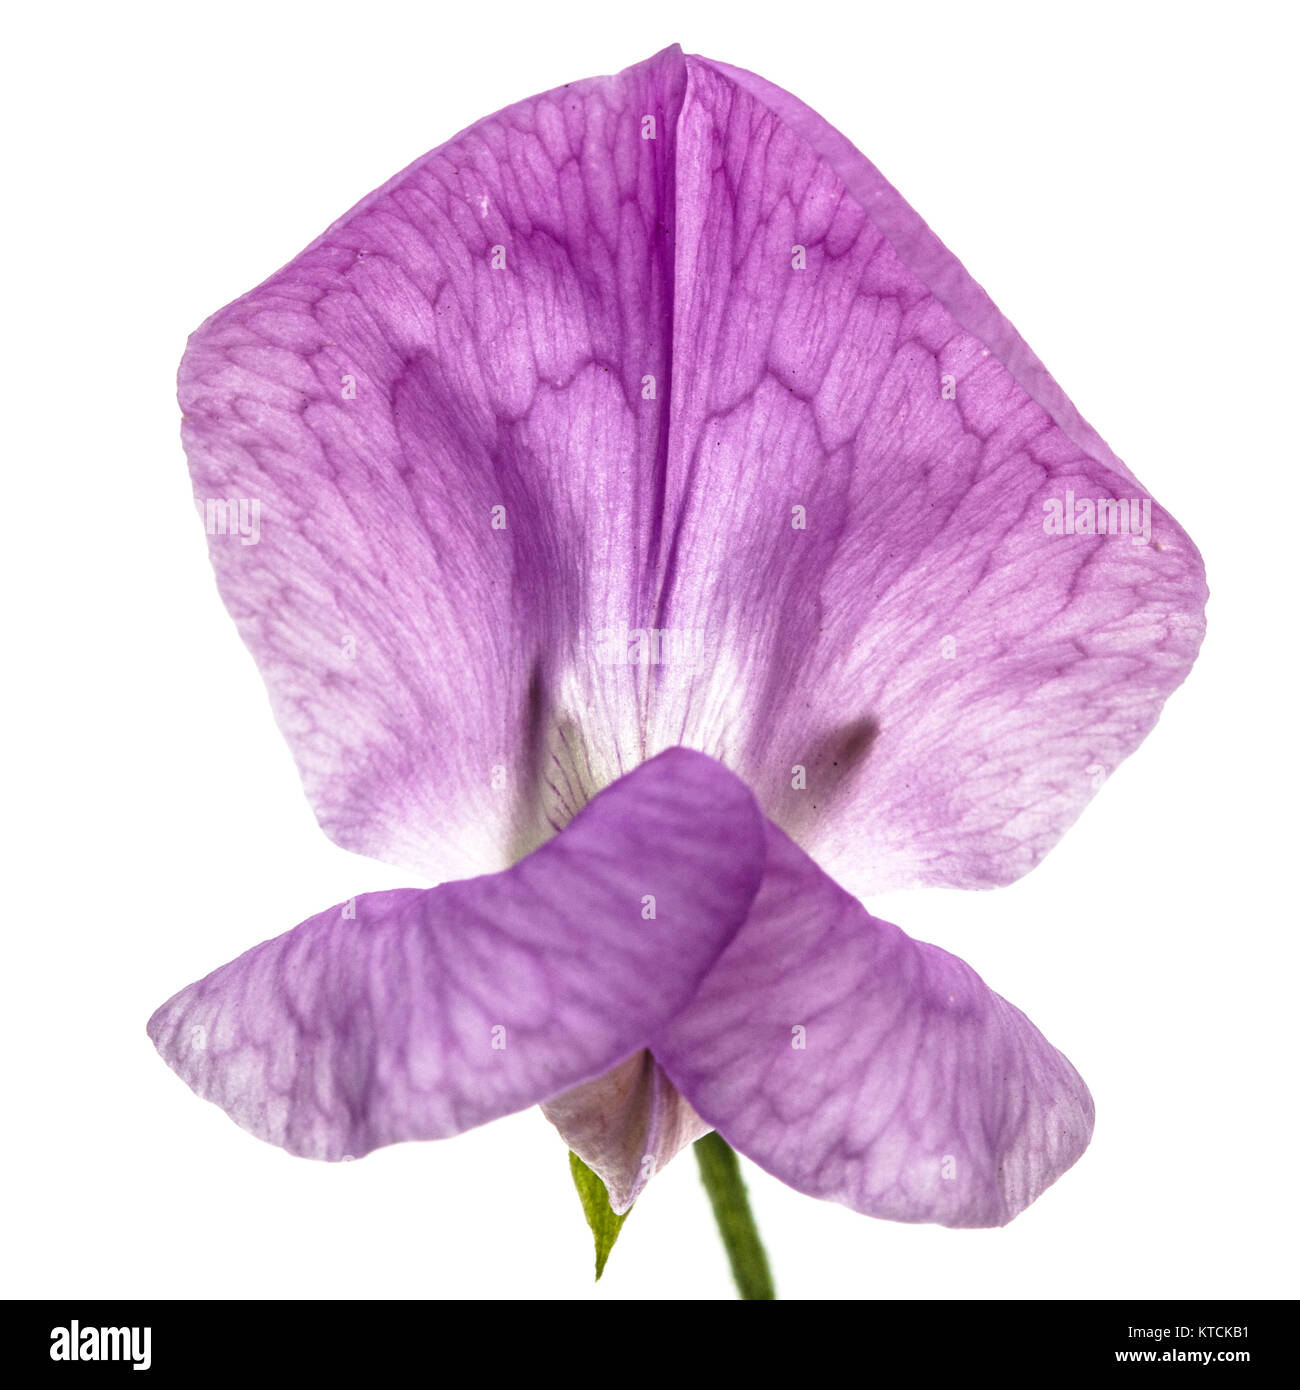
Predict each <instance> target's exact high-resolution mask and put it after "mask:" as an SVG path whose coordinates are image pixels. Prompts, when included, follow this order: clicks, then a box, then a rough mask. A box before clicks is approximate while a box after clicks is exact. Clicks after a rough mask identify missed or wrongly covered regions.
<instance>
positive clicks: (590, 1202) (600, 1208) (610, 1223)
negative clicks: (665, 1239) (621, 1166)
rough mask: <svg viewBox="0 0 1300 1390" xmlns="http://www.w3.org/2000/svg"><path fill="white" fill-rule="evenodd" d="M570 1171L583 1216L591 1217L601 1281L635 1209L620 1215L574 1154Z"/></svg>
mask: <svg viewBox="0 0 1300 1390" xmlns="http://www.w3.org/2000/svg"><path fill="white" fill-rule="evenodd" d="M569 1172H570V1173H572V1174H573V1185H574V1187H576V1188H577V1189H578V1196H579V1197H580V1198H581V1200H582V1214H583V1215H584V1216H585V1217H586V1218H587V1225H588V1226H590V1227H591V1235H592V1239H593V1240H595V1242H596V1278H597V1279H598V1280H599V1278H600V1276H601V1275H602V1274H604V1272H605V1262H606V1260H608V1259H609V1252H610V1251H611V1250H612V1249H613V1248H614V1242H615V1241H616V1240H617V1239H618V1233H619V1232H620V1231H621V1230H622V1229H623V1222H624V1221H626V1220H627V1219H628V1217H629V1216H631V1215H632V1208H631V1207H628V1209H627V1210H626V1211H625V1212H624V1213H623V1215H622V1216H619V1215H617V1214H616V1213H615V1211H614V1208H613V1207H611V1206H610V1204H609V1193H608V1192H607V1191H606V1190H605V1184H604V1183H603V1182H601V1180H600V1178H599V1177H597V1176H596V1174H595V1173H593V1172H592V1171H591V1169H590V1168H588V1167H587V1165H586V1164H585V1163H584V1162H583V1161H582V1159H580V1158H579V1157H578V1155H577V1154H575V1153H573V1152H572V1151H570V1153H569Z"/></svg>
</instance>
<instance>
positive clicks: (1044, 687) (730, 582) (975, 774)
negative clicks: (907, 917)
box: [648, 57, 1206, 896]
mask: <svg viewBox="0 0 1300 1390" xmlns="http://www.w3.org/2000/svg"><path fill="white" fill-rule="evenodd" d="M686 62H687V72H688V79H689V81H688V89H687V94H686V99H685V101H684V104H683V107H682V114H681V118H680V121H679V126H678V143H677V163H678V179H677V189H676V194H677V214H678V215H677V298H676V302H675V318H674V346H673V372H674V376H673V381H674V391H673V403H672V426H671V431H670V436H669V438H670V450H669V456H668V486H667V491H666V508H667V512H668V515H669V522H668V525H669V526H670V527H671V530H670V531H669V533H668V534H669V535H670V536H671V547H670V550H669V552H668V554H667V557H666V559H665V562H664V567H663V586H664V587H663V600H662V603H661V608H660V614H659V618H660V623H661V625H662V626H663V627H666V628H669V629H679V630H682V631H686V632H699V633H703V634H705V636H706V638H707V642H708V648H709V650H710V652H711V653H712V654H713V660H712V661H711V662H710V663H705V664H703V665H702V666H701V669H700V670H698V671H693V672H692V671H687V672H683V673H681V674H680V675H678V676H677V682H676V685H675V686H674V687H672V689H673V695H672V698H668V689H669V685H668V682H669V681H670V680H672V678H673V677H674V676H675V675H677V673H674V672H672V671H668V672H665V673H664V685H663V689H662V690H661V692H660V696H659V698H658V699H657V700H656V702H655V703H654V705H653V706H652V714H653V715H654V716H655V722H654V723H653V725H652V728H651V732H650V736H649V739H648V746H649V747H650V748H652V749H653V748H656V747H659V746H661V745H665V744H675V743H686V744H688V745H690V746H693V747H698V748H702V749H704V750H705V751H707V752H709V753H711V754H713V755H714V756H715V757H718V758H720V759H721V760H722V761H724V762H725V763H727V765H728V766H730V767H733V768H735V769H736V770H737V771H738V772H740V773H741V775H742V776H744V777H745V778H746V780H747V781H748V782H749V783H750V785H751V786H753V787H754V789H755V793H756V795H757V796H758V799H759V804H760V805H761V806H762V807H763V809H764V810H765V812H766V813H767V814H768V815H769V816H771V817H772V818H773V819H775V820H776V821H777V822H778V823H779V824H781V825H783V826H784V827H785V828H786V829H787V830H788V831H789V832H790V833H791V834H792V835H794V836H795V838H796V839H797V840H798V841H799V842H800V843H801V844H803V845H804V846H805V847H806V848H808V849H810V850H811V851H812V852H813V853H814V854H815V855H816V857H817V860H818V862H819V863H820V864H822V865H823V866H824V867H825V868H826V869H827V870H828V872H831V873H832V874H834V875H835V877H836V878H837V879H839V880H840V881H841V882H843V883H844V884H845V885H846V886H848V887H850V888H851V889H853V891H855V892H857V893H858V894H859V896H863V895H866V894H868V893H871V892H879V891H882V890H884V889H888V888H897V887H905V886H911V885H914V884H945V885H955V886H961V887H974V886H988V885H992V884H997V883H1005V882H1008V881H1010V880H1012V879H1014V878H1016V877H1018V876H1019V875H1021V874H1023V873H1024V872H1026V871H1027V870H1028V869H1029V868H1031V867H1032V866H1033V865H1034V864H1035V863H1036V862H1037V861H1038V860H1039V859H1040V858H1041V857H1042V855H1043V854H1044V853H1045V852H1046V851H1047V849H1048V848H1050V846H1051V845H1052V844H1053V843H1054V842H1055V840H1056V839H1057V838H1058V837H1059V836H1060V834H1061V833H1062V832H1063V831H1064V830H1065V828H1066V827H1067V826H1068V825H1069V824H1070V823H1071V822H1072V821H1073V820H1074V818H1075V817H1076V816H1077V815H1078V813H1079V811H1080V810H1081V809H1082V807H1083V806H1084V804H1085V803H1086V802H1087V801H1088V800H1089V799H1090V797H1091V796H1092V794H1093V792H1094V791H1095V790H1096V788H1097V787H1098V786H1099V785H1100V783H1101V781H1102V779H1103V778H1104V776H1105V775H1106V774H1107V773H1109V772H1111V771H1113V770H1114V768H1115V767H1116V765H1117V764H1118V763H1119V762H1120V761H1121V760H1122V759H1123V758H1124V757H1126V756H1127V755H1128V754H1129V753H1130V752H1132V751H1133V749H1134V748H1135V747H1136V746H1137V745H1138V744H1139V743H1140V742H1141V740H1142V738H1143V737H1144V736H1145V735H1146V733H1147V732H1148V731H1149V730H1150V728H1151V727H1152V725H1153V724H1154V722H1155V720H1156V717H1157V715H1158V713H1159V710H1160V708H1161V705H1162V704H1163V702H1164V700H1165V698H1166V697H1167V696H1168V695H1169V693H1170V692H1171V691H1172V690H1173V689H1174V688H1175V687H1176V686H1177V685H1178V684H1179V683H1180V682H1181V681H1182V679H1183V677H1184V676H1185V675H1186V673H1187V671H1188V669H1189V667H1190V665H1191V663H1192V660H1193V658H1194V656H1195V654H1196V651H1197V649H1198V646H1199V644H1200V640H1201V636H1202V633H1203V629H1204V620H1203V609H1204V603H1205V595H1206V590H1205V584H1204V578H1203V570H1202V565H1201V561H1200V557H1199V555H1198V554H1197V552H1196V549H1195V547H1194V546H1193V545H1192V544H1191V542H1190V541H1189V540H1188V539H1187V537H1186V536H1185V535H1184V533H1183V532H1182V531H1181V530H1180V529H1179V527H1178V526H1177V524H1176V523H1175V522H1174V521H1173V519H1172V518H1171V517H1170V516H1169V515H1168V514H1167V513H1166V512H1164V511H1163V510H1161V509H1160V508H1158V507H1152V508H1151V510H1150V523H1151V534H1150V543H1149V544H1134V543H1133V538H1132V537H1131V536H1129V535H1119V534H1117V535H1110V534H1106V535H1098V534H1092V535H1088V534H1072V535H1049V534H1046V533H1045V531H1044V522H1045V521H1046V520H1047V519H1048V514H1047V513H1045V511H1044V503H1046V502H1050V501H1052V500H1053V499H1056V500H1058V501H1061V502H1062V503H1063V502H1064V499H1065V498H1066V495H1067V490H1069V491H1072V492H1073V493H1074V494H1075V496H1076V497H1077V499H1079V500H1080V501H1082V500H1084V499H1088V500H1090V501H1092V502H1095V500H1096V499H1098V498H1103V499H1119V498H1123V499H1129V500H1132V499H1138V500H1139V501H1140V500H1141V499H1142V498H1144V497H1145V493H1144V492H1143V491H1142V489H1141V488H1140V487H1139V485H1138V484H1137V483H1136V481H1135V479H1134V478H1133V476H1132V474H1131V473H1130V472H1129V471H1128V469H1127V468H1125V467H1124V465H1123V464H1122V463H1120V461H1119V460H1118V459H1117V458H1116V457H1115V455H1114V454H1113V453H1112V452H1111V451H1110V450H1109V449H1108V448H1107V447H1106V446H1105V445H1104V444H1103V443H1102V441H1101V440H1100V439H1099V438H1098V436H1097V435H1096V434H1095V432H1094V431H1093V430H1092V429H1090V428H1089V427H1088V426H1087V425H1086V424H1085V423H1084V422H1083V421H1082V419H1081V418H1080V416H1079V414H1078V412H1077V411H1076V410H1075V409H1074V407H1073V406H1072V405H1071V404H1070V402H1069V401H1068V400H1067V399H1066V397H1065V395H1064V393H1063V392H1062V391H1061V389H1060V388H1059V387H1058V386H1057V385H1056V383H1055V382H1054V381H1053V380H1052V379H1051V377H1050V376H1049V375H1048V374H1047V372H1046V370H1045V369H1044V368H1043V366H1042V364H1041V363H1040V362H1038V360H1037V359H1036V358H1035V357H1034V356H1033V354H1032V353H1031V352H1030V351H1029V349H1028V348H1027V347H1026V346H1025V344H1024V343H1023V342H1022V341H1021V339H1020V338H1019V336H1018V335H1017V334H1016V333H1015V330H1014V329H1013V328H1012V327H1011V326H1010V324H1008V323H1007V321H1006V320H1005V319H1004V318H1003V317H1002V316H1001V315H1000V314H999V313H998V311H997V310H996V308H995V307H994V306H993V305H992V303H991V302H990V301H989V300H988V298H987V296H986V295H985V294H984V293H983V291H982V290H981V289H980V288H979V286H978V285H976V284H975V282H974V281H973V280H972V279H971V277H970V276H969V275H968V274H967V273H966V272H965V271H964V270H963V269H962V267H961V265H960V264H959V263H958V261H957V260H956V259H955V258H954V257H953V256H952V255H951V254H950V253H949V252H948V251H947V250H946V249H945V248H944V247H943V246H942V245H941V244H940V242H939V241H938V239H937V238H936V237H935V236H934V235H933V233H932V232H930V230H929V229H928V228H927V227H926V226H925V224H924V223H923V222H922V221H921V219H920V218H919V217H918V216H917V215H916V213H914V212H913V211H912V210H911V209H910V208H909V207H908V206H907V204H906V203H904V202H903V200H902V199H901V198H900V197H899V195H898V194H897V193H896V192H895V191H894V189H892V188H891V187H890V186H889V184H887V183H886V182H885V180H884V179H883V178H882V177H881V176H880V174H879V172H878V171H877V170H876V169H875V168H874V167H873V166H872V165H871V164H870V163H869V162H868V161H867V160H866V159H865V158H863V157H862V156H861V155H860V154H859V153H858V152H857V151H856V150H855V149H854V148H853V147H852V145H850V144H849V142H848V141H847V140H846V139H845V138H844V137H843V136H842V135H840V134H839V133H838V132H836V131H835V130H833V129H832V128H831V127H830V126H828V125H827V124H826V123H825V122H824V121H823V120H821V118H820V117H818V116H817V115H816V114H815V113H813V112H812V111H810V110H809V109H808V108H807V107H805V106H804V105H803V104H802V103H800V102H798V101H797V100H795V98H793V97H791V96H790V95H789V94H787V93H785V92H782V91H780V89H778V88H776V87H773V86H772V85H771V84H769V83H767V82H764V81H763V80H762V79H761V78H756V77H754V76H753V75H752V74H749V73H744V72H741V71H739V70H737V69H734V68H729V67H726V66H725V65H723V64H719V63H712V62H708V61H706V60H704V59H699V58H694V57H688V58H687V60H686ZM1148 501H1149V499H1148ZM797 509H801V510H797ZM1126 511H1127V508H1126ZM1143 515H1144V513H1143V509H1142V507H1139V509H1138V525H1139V527H1140V525H1141V519H1142V516H1143ZM1115 524H1116V525H1118V513H1117V512H1116V514H1115ZM1137 539H1139V540H1140V539H1141V537H1140V536H1139V537H1138V538H1137ZM801 770H802V771H801Z"/></svg>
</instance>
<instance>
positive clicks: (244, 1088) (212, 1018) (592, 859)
mask: <svg viewBox="0 0 1300 1390" xmlns="http://www.w3.org/2000/svg"><path fill="white" fill-rule="evenodd" d="M763 852H764V851H763V830H762V822H761V819H760V817H759V814H758V810H757V808H756V806H755V805H754V801H753V798H752V797H751V796H750V794H749V792H748V790H747V789H746V788H745V787H744V786H743V785H742V784H741V783H740V782H739V781H738V780H737V779H736V778H735V777H734V776H733V775H732V774H731V773H729V772H727V771H726V769H725V768H723V767H721V766H720V765H719V764H717V763H715V762H713V761H711V760H710V759H708V758H705V757H702V756H701V755H699V754H697V753H692V752H689V751H687V750H685V749H677V750H673V751H671V752H668V753H665V754H663V755H661V756H660V757H658V758H655V759H653V760H652V761H650V762H648V763H645V764H643V765H642V766H641V767H640V768H638V769H637V770H636V771H635V772H632V773H630V774H629V775H628V776H627V777H625V778H623V779H621V780H620V781H619V782H617V783H616V784H615V785H614V786H612V787H611V788H609V789H608V790H607V791H606V792H604V793H602V794H601V795H600V796H598V797H597V798H596V799H595V800H594V801H593V802H592V803H591V804H590V805H589V806H588V807H587V808H586V809H585V810H584V811H583V812H582V813H581V814H580V815H579V816H578V817H577V818H576V819H575V820H574V821H573V822H572V823H571V824H570V825H569V826H568V828H567V829H566V830H565V831H564V832H563V833H562V834H561V835H559V836H558V837H556V838H555V839H553V840H552V841H550V842H549V843H547V844H546V845H544V846H543V847H542V848H541V849H539V850H538V851H537V852H536V853H535V854H533V855H531V856H530V857H529V858H527V859H525V860H523V861H522V862H521V863H519V864H517V865H516V866H515V867H514V868H512V869H509V870H507V871H506V872H504V873H501V874H498V875H495V876H493V877H487V878H478V879H473V880H469V881H466V882H459V883H448V884H444V885H443V886H441V887H439V888H434V889H430V890H427V891H417V890H413V889H412V890H400V891H397V892H388V893H372V894H368V895H366V896H364V897H361V898H358V899H356V900H355V919H351V918H349V917H348V916H346V915H345V914H344V912H343V910H341V909H340V908H337V907H336V908H332V909H330V910H329V911H328V912H323V913H321V914H320V915H319V916H317V917H313V918H311V919H310V920H309V921H307V922H304V923H303V924H302V925H301V926H299V927H296V928H295V929H294V930H293V931H291V932H288V933H286V934H285V935H284V936H281V937H277V938H276V939H275V940H273V941H268V942H266V943H264V944H263V945H261V946H258V947H255V948H254V949H253V950H251V951H248V952H247V953H245V954H244V955H242V956H240V957H239V959H238V960H236V961H233V962H232V963H231V964H229V965H226V966H223V967H222V968H221V969H220V970H217V971H215V972H214V973H213V974H211V975H209V976H208V977H207V978H206V979H204V980H201V981H200V982H199V983H197V984H194V985H191V986H189V988H188V989H184V990H182V991H181V992H180V993H179V994H178V995H176V996H175V998H173V999H172V1000H170V1001H169V1002H168V1003H167V1004H164V1005H163V1007H162V1008H160V1009H159V1010H158V1012H157V1013H156V1014H155V1015H154V1016H153V1018H152V1019H151V1020H150V1023H149V1035H150V1037H151V1038H152V1039H153V1041H154V1044H155V1045H156V1046H157V1048H158V1051H159V1052H160V1053H161V1054H162V1056H163V1058H164V1059H165V1060H166V1061H167V1063H168V1064H169V1065H170V1066H171V1067H172V1068H173V1069H174V1070H175V1071H176V1072H177V1073H178V1074H179V1075H180V1076H181V1077H182V1078H183V1079H184V1080H185V1081H186V1082H187V1083H188V1084H189V1085H190V1086H191V1087H192V1088H193V1089H194V1090H195V1091H197V1092H198V1094H199V1095H201V1096H203V1097H204V1098H205V1099H207V1100H211V1101H214V1102H215V1103H216V1104H217V1105H219V1106H221V1108H222V1109H223V1110H225V1111H226V1112H227V1114H229V1115H230V1117H231V1118H232V1119H234V1120H235V1121H236V1122H237V1123H239V1124H240V1125H242V1126H243V1127H244V1128H245V1129H247V1130H249V1131H250V1132H251V1133H253V1134H255V1135H257V1136H258V1137H259V1138H261V1139H266V1140H269V1141H270V1142H271V1143H274V1144H279V1145H280V1146H282V1147H283V1148H286V1149H288V1150H289V1151H290V1152H291V1153H295V1154H301V1155H305V1156H308V1157H312V1158H326V1159H341V1158H347V1157H359V1156H360V1155H362V1154H364V1153H367V1152H369V1151H370V1150H371V1149H375V1148H378V1147H380V1146H381V1145H384V1144H391V1143H395V1142H397V1141H399V1140H403V1139H438V1138H443V1137H446V1136H447V1135H451V1134H456V1133H459V1132H460V1131H462V1130H465V1129H469V1128H471V1127H472V1126H474V1125H479V1124H483V1123H484V1122H485V1121H487V1120H491V1119H495V1118H497V1117H498V1116H501V1115H506V1114H510V1113H511V1112H513V1111H516V1110H520V1109H523V1108H524V1107H526V1106H529V1105H533V1104H536V1103H537V1102H538V1101H542V1100H546V1099H548V1098H549V1097H551V1096H554V1095H556V1094H557V1093H559V1092H561V1091H564V1090H566V1089H568V1088H570V1087H573V1086H576V1085H578V1084H579V1083H581V1082H584V1081H587V1080H589V1079H590V1078H592V1077H596V1076H600V1075H602V1074H604V1073H605V1072H607V1071H608V1070H609V1069H610V1068H611V1067H613V1066H615V1064H617V1063H618V1062H620V1061H622V1059H624V1058H626V1057H628V1056H629V1054H631V1053H633V1052H636V1051H637V1050H638V1049H640V1048H642V1047H643V1046H644V1045H645V1042H646V1040H647V1038H648V1037H649V1035H650V1033H651V1032H652V1031H653V1030H654V1029H655V1028H657V1027H659V1026H661V1025H662V1024H663V1023H664V1022H665V1021H666V1020H667V1019H668V1018H669V1017H671V1016H672V1014H673V1013H674V1012H675V1011H676V1010H677V1009H678V1008H680V1006H681V1005H682V1004H683V1003H684V1002H685V1000H686V999H687V998H688V997H689V996H690V994H691V992H692V990H693V989H694V987H695V985H696V984H697V982H698V981H699V979H700V977H701V976H702V975H703V974H704V972H705V971H706V970H707V969H708V967H709V965H711V964H712V962H713V961H714V960H715V959H716V957H717V955H718V953H719V952H720V951H721V950H722V948H723V946H724V945H725V943H726V942H727V940H728V939H729V938H730V937H731V935H732V934H733V933H734V932H735V930H736V928H737V927H738V926H739V924H740V923H741V922H742V921H743V920H744V918H745V914H746V913H747V911H748V909H749V904H750V902H751V900H752V898H753V895H754V893H755V891H756V889H757V886H758V881H759V878H760V876H761V873H762V860H763ZM648 897H653V899H654V902H653V905H652V907H653V911H651V910H650V909H649V908H648V907H647V898H648Z"/></svg>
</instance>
